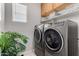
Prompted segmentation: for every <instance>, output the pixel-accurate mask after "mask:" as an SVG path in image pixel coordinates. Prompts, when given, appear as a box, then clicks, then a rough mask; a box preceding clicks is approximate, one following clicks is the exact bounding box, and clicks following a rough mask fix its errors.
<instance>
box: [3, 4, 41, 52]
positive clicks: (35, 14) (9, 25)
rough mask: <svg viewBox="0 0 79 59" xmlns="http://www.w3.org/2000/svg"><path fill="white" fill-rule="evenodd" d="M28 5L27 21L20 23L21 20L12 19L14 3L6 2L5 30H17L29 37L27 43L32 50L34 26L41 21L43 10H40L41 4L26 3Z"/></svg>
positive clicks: (28, 48)
mask: <svg viewBox="0 0 79 59" xmlns="http://www.w3.org/2000/svg"><path fill="white" fill-rule="evenodd" d="M24 5H27V8H28V11H27V12H28V14H27V17H28V19H27V23H19V22H13V21H12V4H7V3H6V4H5V15H6V16H5V31H15V32H21V33H23V34H25V35H26V36H28V37H29V41H28V44H27V50H26V52H27V51H28V50H32V49H33V45H32V41H33V31H34V26H35V25H36V24H39V23H40V19H41V10H40V4H35V3H34V4H33V3H29V4H24Z"/></svg>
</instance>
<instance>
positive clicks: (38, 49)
mask: <svg viewBox="0 0 79 59" xmlns="http://www.w3.org/2000/svg"><path fill="white" fill-rule="evenodd" d="M43 32H44V24H39V25H35V27H34V52H35V54H36V55H37V56H44V55H45V53H44V51H45V50H44V46H43V45H44V44H43V40H42V34H43Z"/></svg>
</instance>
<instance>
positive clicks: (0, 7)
mask: <svg viewBox="0 0 79 59" xmlns="http://www.w3.org/2000/svg"><path fill="white" fill-rule="evenodd" d="M1 10H2V3H0V21H1V16H2V13H1V12H2V11H1Z"/></svg>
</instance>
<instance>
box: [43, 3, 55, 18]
mask: <svg viewBox="0 0 79 59" xmlns="http://www.w3.org/2000/svg"><path fill="white" fill-rule="evenodd" d="M53 10H54V5H53V3H44V4H41V15H42V16H43V17H45V16H48V15H49V14H50V13H51V12H53Z"/></svg>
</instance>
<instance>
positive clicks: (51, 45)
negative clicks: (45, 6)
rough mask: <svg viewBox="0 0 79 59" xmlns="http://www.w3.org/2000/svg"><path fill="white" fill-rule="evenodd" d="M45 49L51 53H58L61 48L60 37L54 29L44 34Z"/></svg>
mask: <svg viewBox="0 0 79 59" xmlns="http://www.w3.org/2000/svg"><path fill="white" fill-rule="evenodd" d="M44 39H45V43H46V47H47V48H48V49H49V50H52V51H53V52H58V51H60V50H61V48H62V46H63V39H62V36H61V35H60V33H59V32H58V31H56V30H55V29H47V30H46V31H45V33H44Z"/></svg>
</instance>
